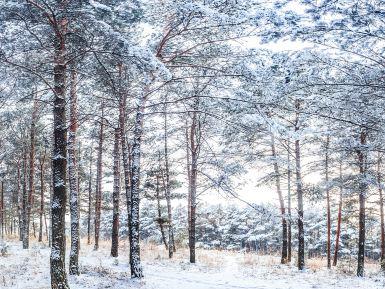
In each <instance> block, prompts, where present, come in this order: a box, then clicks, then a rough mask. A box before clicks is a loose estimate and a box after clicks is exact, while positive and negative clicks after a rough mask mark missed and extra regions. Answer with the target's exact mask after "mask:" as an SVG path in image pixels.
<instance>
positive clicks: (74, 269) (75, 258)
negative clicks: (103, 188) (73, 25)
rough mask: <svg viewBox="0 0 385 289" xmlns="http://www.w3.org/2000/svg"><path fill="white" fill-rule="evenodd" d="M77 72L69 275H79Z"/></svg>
mask: <svg viewBox="0 0 385 289" xmlns="http://www.w3.org/2000/svg"><path fill="white" fill-rule="evenodd" d="M77 82H78V77H77V71H76V68H75V67H72V69H71V88H70V125H69V136H68V174H69V178H68V180H69V186H70V214H71V251H70V263H69V273H70V275H79V250H80V233H79V218H80V216H79V215H80V210H79V184H78V165H77V159H76V145H77V139H76V134H77V129H78V100H77Z"/></svg>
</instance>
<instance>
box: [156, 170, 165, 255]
mask: <svg viewBox="0 0 385 289" xmlns="http://www.w3.org/2000/svg"><path fill="white" fill-rule="evenodd" d="M159 173H160V171H159ZM159 178H160V176H158V175H157V176H156V187H155V197H156V204H157V208H158V220H159V229H160V234H161V236H162V241H163V244H164V246H165V247H166V250H168V244H167V240H166V235H165V233H164V227H163V222H162V208H161V206H160V189H159V183H160V181H159Z"/></svg>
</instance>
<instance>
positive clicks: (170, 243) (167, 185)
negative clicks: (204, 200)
mask: <svg viewBox="0 0 385 289" xmlns="http://www.w3.org/2000/svg"><path fill="white" fill-rule="evenodd" d="M167 128H168V125H167V98H166V100H165V105H164V162H165V174H166V179H165V186H164V189H165V197H166V202H167V217H168V257H169V258H172V256H173V253H174V251H175V244H174V228H173V222H172V206H171V186H170V165H169V159H168V131H167Z"/></svg>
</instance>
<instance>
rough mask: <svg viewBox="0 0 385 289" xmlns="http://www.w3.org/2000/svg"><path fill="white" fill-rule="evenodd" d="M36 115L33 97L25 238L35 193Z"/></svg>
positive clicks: (27, 236) (35, 104) (27, 235)
mask: <svg viewBox="0 0 385 289" xmlns="http://www.w3.org/2000/svg"><path fill="white" fill-rule="evenodd" d="M36 117H37V102H36V99H34V103H33V112H32V120H31V128H30V148H29V177H28V202H27V223H26V226H25V230H26V231H27V234H26V238H28V239H29V226H30V223H31V214H32V206H33V198H34V194H35V182H34V178H35V138H36ZM33 235H34V236H35V223H34V222H33ZM28 246H29V240H28Z"/></svg>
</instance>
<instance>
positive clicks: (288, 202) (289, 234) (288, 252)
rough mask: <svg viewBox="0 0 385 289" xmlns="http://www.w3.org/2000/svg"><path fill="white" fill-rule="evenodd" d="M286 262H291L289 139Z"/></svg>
mask: <svg viewBox="0 0 385 289" xmlns="http://www.w3.org/2000/svg"><path fill="white" fill-rule="evenodd" d="M287 217H288V222H287V262H288V263H290V262H291V165H290V141H288V142H287Z"/></svg>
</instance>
